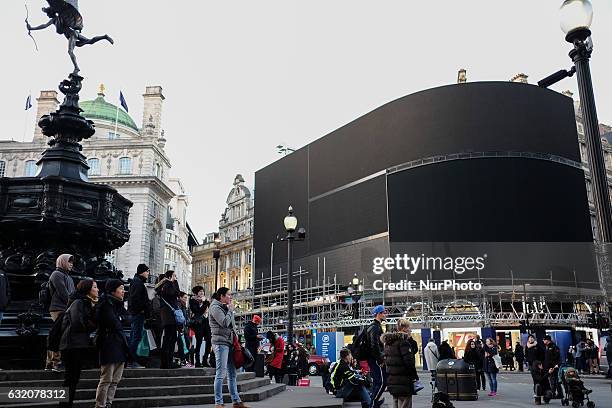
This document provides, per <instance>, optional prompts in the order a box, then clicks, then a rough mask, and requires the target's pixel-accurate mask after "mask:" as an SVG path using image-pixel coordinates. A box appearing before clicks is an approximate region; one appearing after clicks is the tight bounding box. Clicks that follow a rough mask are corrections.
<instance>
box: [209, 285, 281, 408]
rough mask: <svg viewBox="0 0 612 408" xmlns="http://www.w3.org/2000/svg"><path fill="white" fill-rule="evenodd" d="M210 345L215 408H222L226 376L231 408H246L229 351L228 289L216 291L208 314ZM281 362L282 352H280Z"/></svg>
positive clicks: (232, 331)
mask: <svg viewBox="0 0 612 408" xmlns="http://www.w3.org/2000/svg"><path fill="white" fill-rule="evenodd" d="M208 320H209V321H210V329H211V331H212V345H213V349H214V352H215V363H216V365H215V385H214V392H215V408H223V407H224V405H223V380H225V377H226V375H227V384H228V388H229V392H230V395H231V398H232V402H233V404H232V406H233V408H248V407H247V406H246V405H245V404H244V403H243V402H242V400H241V399H240V394H239V393H238V385H237V383H236V367H235V366H234V359H233V356H232V354H230V350H231V349H232V348H233V345H234V336H235V335H236V333H235V329H234V327H235V322H234V305H233V304H232V292H231V291H230V290H229V288H226V287H221V288H219V289H217V292H215V294H214V296H213V301H212V303H211V304H210V310H209V312H208ZM281 361H282V350H281Z"/></svg>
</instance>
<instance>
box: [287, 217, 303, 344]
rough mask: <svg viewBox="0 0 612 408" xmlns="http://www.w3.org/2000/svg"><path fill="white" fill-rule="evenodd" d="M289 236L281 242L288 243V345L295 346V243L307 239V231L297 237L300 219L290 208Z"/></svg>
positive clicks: (288, 218) (301, 229)
mask: <svg viewBox="0 0 612 408" xmlns="http://www.w3.org/2000/svg"><path fill="white" fill-rule="evenodd" d="M283 224H284V225H285V230H286V231H287V236H286V237H285V238H283V239H281V241H287V314H288V322H287V343H288V344H293V248H292V245H293V241H295V240H298V241H303V240H304V238H305V237H306V230H305V229H304V228H300V229H299V230H298V233H297V237H296V236H295V230H296V229H297V225H298V219H297V217H296V216H295V215H293V207H291V206H289V213H288V214H287V216H286V217H285V219H284V220H283Z"/></svg>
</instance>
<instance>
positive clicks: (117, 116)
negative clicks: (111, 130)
mask: <svg viewBox="0 0 612 408" xmlns="http://www.w3.org/2000/svg"><path fill="white" fill-rule="evenodd" d="M117 120H119V105H117V111H116V112H115V136H114V138H115V139H116V138H117Z"/></svg>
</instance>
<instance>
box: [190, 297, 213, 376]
mask: <svg viewBox="0 0 612 408" xmlns="http://www.w3.org/2000/svg"><path fill="white" fill-rule="evenodd" d="M191 291H192V292H193V295H194V296H192V297H191V299H189V312H190V313H191V322H192V323H191V328H192V329H193V332H194V333H195V338H196V346H195V350H194V353H195V366H196V367H202V365H204V366H205V367H208V362H207V361H206V357H207V356H206V355H205V356H204V361H200V349H201V348H202V339H203V338H204V320H208V319H206V318H205V317H204V313H205V312H206V310H207V309H208V306H209V305H210V302H208V301H207V300H206V299H205V298H204V288H203V287H202V286H195V287H194V288H193V289H192V290H191ZM209 330H210V328H209Z"/></svg>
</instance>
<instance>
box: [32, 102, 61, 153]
mask: <svg viewBox="0 0 612 408" xmlns="http://www.w3.org/2000/svg"><path fill="white" fill-rule="evenodd" d="M58 105H59V101H58V100H57V91H53V90H49V91H40V96H39V97H38V98H36V118H35V121H36V122H35V124H34V139H33V141H34V142H38V143H45V141H46V140H47V137H46V136H45V135H43V133H42V129H41V128H40V127H38V121H39V120H40V118H41V117H42V116H44V115H48V114H50V113H51V112H55V110H56V109H57V107H58Z"/></svg>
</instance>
